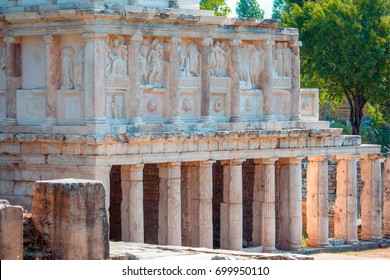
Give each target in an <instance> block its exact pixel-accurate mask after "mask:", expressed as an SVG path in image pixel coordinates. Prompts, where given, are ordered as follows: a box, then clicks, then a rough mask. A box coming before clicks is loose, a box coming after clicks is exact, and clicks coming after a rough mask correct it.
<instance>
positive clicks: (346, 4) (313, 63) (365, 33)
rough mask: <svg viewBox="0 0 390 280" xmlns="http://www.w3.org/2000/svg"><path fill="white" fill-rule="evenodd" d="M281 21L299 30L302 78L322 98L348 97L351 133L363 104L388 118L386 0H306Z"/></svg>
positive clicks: (389, 24)
mask: <svg viewBox="0 0 390 280" xmlns="http://www.w3.org/2000/svg"><path fill="white" fill-rule="evenodd" d="M282 24H283V25H284V26H291V27H297V28H298V29H299V31H300V38H301V40H302V42H303V46H302V49H301V66H302V73H303V77H302V84H303V85H304V86H308V87H313V86H314V87H319V88H320V89H321V90H322V96H321V98H323V99H327V100H329V101H340V100H342V99H343V98H345V99H346V100H348V103H349V106H350V122H351V124H352V133H353V134H356V135H357V134H359V132H360V124H361V120H362V117H363V109H364V108H365V107H366V106H368V107H369V106H371V108H374V109H375V110H373V111H375V113H376V114H378V116H381V117H380V118H379V119H381V118H382V120H386V119H387V120H388V119H389V118H390V117H389V114H390V113H389V108H388V106H389V99H390V55H389V54H390V1H389V0H375V1H373V0H317V1H305V2H304V5H303V6H302V7H300V6H298V5H291V6H290V11H289V13H283V16H282ZM386 107H387V108H386Z"/></svg>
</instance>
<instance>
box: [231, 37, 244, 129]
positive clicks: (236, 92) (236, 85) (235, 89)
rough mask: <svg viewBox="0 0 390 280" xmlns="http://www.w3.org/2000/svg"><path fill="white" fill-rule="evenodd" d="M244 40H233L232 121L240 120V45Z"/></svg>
mask: <svg viewBox="0 0 390 280" xmlns="http://www.w3.org/2000/svg"><path fill="white" fill-rule="evenodd" d="M241 44H242V40H241V39H238V38H235V39H234V40H233V41H232V42H231V47H232V67H231V78H232V80H233V82H232V86H231V89H230V96H231V100H230V106H231V109H230V111H231V113H230V121H231V122H240V120H241V119H240V77H239V68H240V46H241Z"/></svg>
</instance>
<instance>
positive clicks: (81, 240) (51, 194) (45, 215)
mask: <svg viewBox="0 0 390 280" xmlns="http://www.w3.org/2000/svg"><path fill="white" fill-rule="evenodd" d="M32 213H33V214H32V219H33V222H34V225H35V227H36V229H37V230H38V231H39V232H40V233H41V235H42V236H43V238H44V239H45V241H46V242H47V243H48V244H49V246H50V247H51V249H52V252H51V254H52V257H53V258H54V259H64V260H82V259H84V260H94V259H107V258H108V254H109V247H108V220H107V213H106V206H105V190H104V187H103V185H102V183H101V182H99V181H91V180H76V179H63V180H54V181H38V182H36V183H35V193H34V199H33V206H32Z"/></svg>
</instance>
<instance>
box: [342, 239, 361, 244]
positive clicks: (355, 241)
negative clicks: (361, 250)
mask: <svg viewBox="0 0 390 280" xmlns="http://www.w3.org/2000/svg"><path fill="white" fill-rule="evenodd" d="M359 243H360V241H359V240H347V241H345V244H350V245H356V244H359Z"/></svg>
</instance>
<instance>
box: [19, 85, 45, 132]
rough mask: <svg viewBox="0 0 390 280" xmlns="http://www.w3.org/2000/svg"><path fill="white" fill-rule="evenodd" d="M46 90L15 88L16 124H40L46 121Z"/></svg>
mask: <svg viewBox="0 0 390 280" xmlns="http://www.w3.org/2000/svg"><path fill="white" fill-rule="evenodd" d="M45 96H46V91H45V90H17V91H16V113H17V114H16V118H17V121H18V124H21V125H25V124H26V125H27V124H32V125H33V124H37V125H39V124H42V123H44V122H45V121H46V98H45Z"/></svg>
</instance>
